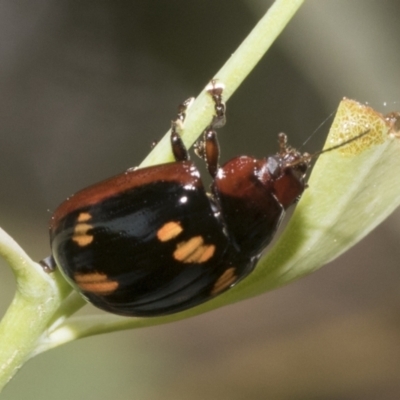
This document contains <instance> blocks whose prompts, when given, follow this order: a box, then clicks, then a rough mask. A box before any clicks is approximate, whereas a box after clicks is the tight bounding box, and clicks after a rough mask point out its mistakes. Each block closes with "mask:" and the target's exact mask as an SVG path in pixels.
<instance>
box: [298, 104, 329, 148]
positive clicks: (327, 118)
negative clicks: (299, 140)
mask: <svg viewBox="0 0 400 400" xmlns="http://www.w3.org/2000/svg"><path fill="white" fill-rule="evenodd" d="M334 113H335V111H332V112H331V113H330V114H329V115H328V116H327V117H326V118H325V119H324V120H323V121H322V122H321V123H320V124H319V125H318V126H317V128H316V129H315V130H314V132H313V133H311V135H309V136H308V138H307V139H306V140H305V141H304V142H303V144H302V145H301V146H300V147H299V149H301V148H302V147H304V146H305V145H306V144H307V143H308V142H309V141H310V140H311V138H312V137H313V136H314V135H315V134H316V133H317V132H318V131H319V129H320V128H321V127H322V126H324V125H325V124H326V122H327V121H328V120H329V119H330V118H332V115H333V114H334Z"/></svg>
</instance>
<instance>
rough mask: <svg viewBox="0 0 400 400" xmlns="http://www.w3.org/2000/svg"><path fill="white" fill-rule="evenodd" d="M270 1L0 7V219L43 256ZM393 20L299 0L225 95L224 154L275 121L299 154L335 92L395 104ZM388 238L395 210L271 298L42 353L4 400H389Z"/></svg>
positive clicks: (391, 270) (258, 150) (397, 308)
mask: <svg viewBox="0 0 400 400" xmlns="http://www.w3.org/2000/svg"><path fill="white" fill-rule="evenodd" d="M270 3H271V2H270V1H261V0H260V1H256V0H254V1H251V0H248V1H244V0H243V1H238V0H219V1H213V0H202V1H200V0H194V1H190V2H187V1H183V0H174V1H162V0H161V1H147V2H146V1H138V0H136V1H134V0H131V1H124V0H121V1H120V0H101V1H96V2H94V1H86V0H83V1H79V2H78V1H73V0H64V1H57V0H37V1H35V2H30V1H29V0H21V1H18V2H16V1H12V0H3V1H2V2H1V3H0V121H1V125H0V165H1V171H2V173H1V174H0V186H1V187H2V192H1V196H0V225H1V226H2V227H3V228H4V229H6V230H7V231H8V232H9V233H10V234H11V235H12V236H13V237H14V238H15V239H16V240H17V241H19V242H20V243H21V245H22V246H23V247H24V248H25V249H26V250H27V251H28V252H29V254H30V255H31V256H32V257H33V258H34V259H41V258H43V257H44V256H46V255H47V254H48V252H49V249H48V237H47V223H48V220H49V218H50V216H51V211H52V210H54V209H55V207H56V206H57V205H58V204H59V203H60V202H61V201H63V200H64V199H65V198H66V197H67V196H68V195H70V194H71V193H73V192H75V191H77V190H78V189H81V188H83V187H85V186H87V185H89V184H91V183H94V182H96V181H98V180H101V179H104V178H106V177H108V176H111V175H113V174H116V173H119V172H121V171H123V170H125V169H126V168H128V167H131V166H134V165H137V164H139V162H140V160H142V159H143V158H144V156H145V155H146V154H147V153H148V151H149V148H150V143H151V142H152V141H153V140H155V139H158V138H160V137H161V136H162V134H164V133H165V132H166V131H167V129H168V128H169V123H170V120H171V119H172V118H173V117H174V115H175V113H176V108H177V105H178V104H179V103H180V102H181V101H182V100H184V99H186V98H187V97H189V96H191V95H196V94H197V93H198V92H199V91H200V89H201V88H202V87H204V85H205V84H206V83H207V82H208V81H209V79H210V78H211V77H212V76H213V74H214V73H215V72H216V71H217V70H218V69H219V67H220V66H221V65H222V64H223V62H224V61H225V60H226V59H227V58H228V57H229V55H230V54H231V53H232V52H233V51H234V50H235V49H236V47H237V46H238V45H239V44H240V42H241V40H243V38H244V37H245V36H246V35H247V34H248V32H249V31H250V30H251V28H252V27H253V26H254V24H255V23H256V21H257V20H258V19H259V18H260V17H261V15H262V13H263V12H264V11H265V10H266V9H267V8H268V6H269V4H270ZM399 13H400V2H398V1H397V0H380V1H376V0H352V1H348V0H308V1H306V4H305V5H304V6H303V7H302V8H301V9H300V11H299V13H298V14H297V15H296V16H295V18H294V19H293V20H292V22H291V23H290V24H289V26H288V27H287V29H286V30H285V32H284V33H283V34H282V35H281V37H280V38H279V39H278V41H277V42H276V44H274V46H273V48H272V49H271V50H270V51H269V53H268V54H267V56H266V57H264V59H263V60H262V62H261V63H260V64H259V65H258V66H257V68H256V69H255V70H254V72H253V73H252V74H251V75H250V77H249V78H248V80H246V82H245V83H244V84H243V85H242V86H241V87H240V88H239V90H238V91H237V92H236V94H235V95H234V96H233V97H232V98H231V100H230V101H229V104H228V124H227V126H226V127H225V128H224V129H223V130H222V131H221V134H220V141H221V145H222V158H223V160H227V159H228V158H230V157H232V156H234V155H237V154H238V153H243V152H246V153H247V154H250V155H254V156H257V157H262V156H264V155H266V154H270V153H273V152H275V151H276V149H277V145H276V135H277V133H278V132H280V131H284V132H286V133H288V135H289V138H290V141H291V143H292V144H294V145H295V146H300V145H301V143H302V142H303V141H304V140H306V139H307V138H308V136H309V135H310V134H311V133H312V132H313V131H314V130H315V129H316V128H317V127H318V126H319V125H320V123H321V122H322V121H324V120H325V119H326V118H327V117H328V116H329V115H330V114H331V113H332V112H333V111H334V110H335V109H336V107H337V105H338V103H339V101H340V99H341V98H342V97H343V96H347V97H350V98H354V99H357V100H359V101H362V102H368V103H369V104H371V105H372V106H373V107H375V108H376V109H378V110H380V111H382V112H385V113H386V112H389V111H392V110H399V109H400V103H399V100H400V92H399V88H400V74H399V71H400V52H399V43H398V42H399V38H400V25H399V23H398V20H399V19H398V15H399ZM328 129H329V123H328V124H325V125H324V126H323V127H322V128H320V129H319V131H318V132H317V134H316V135H315V136H313V138H312V139H311V140H310V142H309V143H308V144H307V146H306V149H305V150H307V151H309V152H313V151H316V150H318V149H319V148H320V147H321V145H322V143H323V141H324V137H325V136H326V133H327V131H328ZM354 174H357V171H354ZM308 190H312V188H310V189H308ZM399 232H400V213H399V212H397V213H395V214H394V215H392V216H391V217H390V218H389V219H388V220H387V221H386V222H385V223H384V224H382V225H381V226H380V227H379V228H378V229H376V230H375V231H374V232H373V233H372V234H370V235H369V236H368V237H367V238H366V239H365V240H364V241H363V242H362V243H360V244H359V245H358V246H356V247H355V248H353V249H352V250H351V251H350V252H348V253H346V254H345V255H343V256H342V257H340V258H339V259H338V260H336V261H335V262H333V263H331V264H330V265H329V266H327V267H325V268H324V269H322V270H320V271H319V272H317V273H314V274H313V275H311V276H309V277H307V278H305V279H302V280H300V281H298V282H296V283H294V284H291V285H289V286H287V287H284V288H282V289H280V290H277V291H274V292H271V293H268V294H266V295H263V296H260V297H258V298H254V299H251V300H248V301H245V302H242V303H239V304H235V305H232V306H230V307H225V308H222V309H219V310H216V311H214V312H211V313H208V314H206V315H202V316H199V317H196V318H193V319H189V320H185V321H181V322H178V323H174V324H170V325H166V326H160V327H153V328H147V329H143V330H136V331H127V332H118V333H113V334H108V335H103V336H98V337H93V338H88V339H84V340H81V341H77V342H75V343H71V344H68V345H66V346H64V347H61V348H58V349H56V350H53V351H50V352H48V353H45V354H42V355H40V356H38V357H36V358H35V359H33V360H31V361H30V362H28V363H27V364H26V365H25V367H24V368H23V369H22V370H21V371H20V372H19V373H18V374H17V376H16V377H15V379H14V380H13V381H12V382H11V383H10V384H9V386H8V387H7V388H6V389H5V390H4V392H3V394H2V396H3V397H2V398H4V399H7V400H17V399H18V400H21V399H30V400H36V399H41V400H49V399H52V400H53V399H57V400H67V399H68V400H69V399H85V400H94V399H100V400H103V399H113V400H125V399H141V400H142V399H143V400H157V399H163V400H170V399H171V400H172V399H174V400H180V399H182V400H187V399H191V400H204V399H211V400H214V399H216V400H227V399H229V400H241V399H250V400H258V399H276V400H281V399H282V400H283V399H291V400H303V399H307V400H332V399H335V400H347V399H349V400H350V399H352V400H357V399H362V400H372V399H385V400H387V399H389V400H390V399H399V398H400V291H399V282H400V268H399V261H398V260H399V259H400V246H399V245H398V237H399ZM0 282H1V291H0V314H3V312H5V310H6V308H7V305H8V304H9V302H10V301H11V299H12V296H13V292H14V288H15V287H14V280H13V277H12V274H11V272H10V271H9V270H8V267H7V266H6V265H5V263H3V262H2V261H1V262H0ZM84 312H90V313H92V312H97V311H95V310H94V309H93V308H92V307H90V306H87V307H85V310H84ZM0 346H1V343H0Z"/></svg>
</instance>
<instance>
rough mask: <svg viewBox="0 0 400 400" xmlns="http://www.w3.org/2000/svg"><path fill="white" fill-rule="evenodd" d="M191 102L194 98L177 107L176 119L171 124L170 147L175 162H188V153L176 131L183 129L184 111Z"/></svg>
mask: <svg viewBox="0 0 400 400" xmlns="http://www.w3.org/2000/svg"><path fill="white" fill-rule="evenodd" d="M193 100H194V98H193V97H190V98H189V99H187V100H185V101H184V102H183V103H182V104H180V105H179V107H178V114H177V116H176V119H175V121H172V123H171V147H172V153H173V154H174V158H175V161H186V160H189V152H188V151H187V149H186V146H185V145H184V143H183V141H182V139H181V136H180V135H179V133H178V130H181V129H182V128H183V123H184V122H185V118H186V110H187V109H188V108H189V107H190V106H191V105H192V103H193Z"/></svg>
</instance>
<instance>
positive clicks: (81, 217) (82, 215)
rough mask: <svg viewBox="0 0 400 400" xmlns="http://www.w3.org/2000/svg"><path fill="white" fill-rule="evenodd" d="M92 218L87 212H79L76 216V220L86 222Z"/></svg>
mask: <svg viewBox="0 0 400 400" xmlns="http://www.w3.org/2000/svg"><path fill="white" fill-rule="evenodd" d="M89 219H92V216H91V215H90V214H89V213H88V212H83V213H80V214H79V216H78V222H86V221H89Z"/></svg>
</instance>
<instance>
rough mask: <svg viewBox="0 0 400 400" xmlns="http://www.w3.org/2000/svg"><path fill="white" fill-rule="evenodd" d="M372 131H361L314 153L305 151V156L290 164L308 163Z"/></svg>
mask: <svg viewBox="0 0 400 400" xmlns="http://www.w3.org/2000/svg"><path fill="white" fill-rule="evenodd" d="M370 131H371V129H367V130H366V131H364V132H361V133H360V134H359V135H357V136H354V137H352V138H351V139H348V140H345V141H344V142H342V143H339V144H336V145H335V146H332V147H328V148H327V149H325V150H320V151H317V152H315V153H312V154H309V153H304V154H303V158H301V159H298V160H296V161H293V162H292V163H290V164H288V166H290V167H292V166H294V165H297V164H300V163H302V162H307V163H308V162H310V161H311V160H312V159H313V158H316V157H319V156H320V155H321V154H324V153H328V152H329V151H332V150H336V149H340V148H341V147H344V146H346V145H348V144H349V143H351V142H355V141H356V140H358V139H360V138H362V137H363V136H365V135H367V134H368V133H369V132H370Z"/></svg>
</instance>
